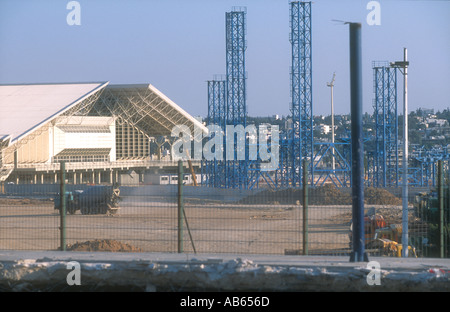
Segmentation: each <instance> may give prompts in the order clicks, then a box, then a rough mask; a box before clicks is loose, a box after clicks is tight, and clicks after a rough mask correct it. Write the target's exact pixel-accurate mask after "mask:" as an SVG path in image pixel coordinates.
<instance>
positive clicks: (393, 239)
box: [349, 214, 417, 258]
mask: <svg viewBox="0 0 450 312" xmlns="http://www.w3.org/2000/svg"><path fill="white" fill-rule="evenodd" d="M349 238H350V247H351V246H352V225H350V233H349ZM364 238H365V248H366V250H367V251H370V252H375V253H377V254H379V255H382V256H391V257H401V255H402V248H403V247H402V244H401V239H402V225H401V224H391V225H387V223H386V221H385V219H384V217H383V216H382V215H380V214H371V215H365V216H364ZM408 251H409V252H408V255H409V256H411V257H416V258H417V254H416V250H415V248H414V247H413V246H408Z"/></svg>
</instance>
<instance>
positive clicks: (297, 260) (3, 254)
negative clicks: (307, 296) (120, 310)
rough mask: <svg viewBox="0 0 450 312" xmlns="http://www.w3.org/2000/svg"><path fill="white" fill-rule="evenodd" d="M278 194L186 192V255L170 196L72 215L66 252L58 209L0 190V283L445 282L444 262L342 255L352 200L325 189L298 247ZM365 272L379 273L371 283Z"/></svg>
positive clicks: (434, 287)
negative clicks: (73, 272) (205, 195)
mask: <svg viewBox="0 0 450 312" xmlns="http://www.w3.org/2000/svg"><path fill="white" fill-rule="evenodd" d="M328 191H330V192H332V193H333V194H334V195H333V196H334V199H332V200H331V201H330V200H329V197H330V196H329V195H328V193H327V192H328ZM283 192H285V191H279V192H277V193H273V192H272V191H267V193H269V195H265V194H263V193H261V194H259V196H246V197H244V198H241V199H240V200H238V201H233V202H227V201H208V200H204V199H203V200H201V201H199V200H197V199H192V198H191V199H187V200H186V202H185V211H186V215H187V220H189V228H190V229H192V233H191V234H192V236H193V239H192V240H190V237H189V235H188V234H189V233H188V231H186V229H185V231H184V250H183V252H182V253H177V231H176V228H177V217H176V212H177V204H176V202H174V201H173V200H171V201H167V200H166V201H164V200H163V199H162V198H158V197H155V196H154V197H152V198H151V200H146V199H145V198H143V197H136V196H134V197H133V196H130V197H128V198H127V197H125V199H124V201H123V202H122V204H121V209H120V212H119V213H118V214H117V215H112V216H110V215H81V214H80V212H77V213H76V214H74V215H68V216H67V219H66V221H67V232H66V235H67V240H66V242H67V251H58V249H59V246H60V245H59V242H60V240H59V238H60V231H59V226H60V217H59V214H58V211H57V210H55V209H54V207H53V203H52V201H51V200H49V199H45V198H44V199H36V198H34V199H33V198H31V199H30V198H15V197H3V198H0V222H2V223H1V224H2V226H1V227H0V238H1V240H0V291H109V290H111V291H115V290H127V291H157V292H184V291H194V292H203V291H257V292H262V291H275V292H297V291H334V292H344V291H345V292H347V291H349V292H353V291H355V292H356V291H358V292H359V291H363V292H365V291H368V292H370V291H420V292H429V291H438V292H448V291H449V290H450V260H449V259H435V258H394V257H377V256H373V255H369V261H376V262H375V264H377V263H378V264H379V269H378V268H377V267H374V266H373V263H371V265H372V266H369V265H368V264H369V263H367V262H356V263H355V262H350V261H349V260H350V259H349V255H348V251H349V237H348V234H349V224H350V221H351V203H349V202H348V200H349V195H348V194H343V195H342V194H339V197H337V196H336V190H333V189H328V190H326V189H325V190H324V189H323V190H321V192H320V193H319V194H318V195H317V196H316V197H312V199H313V200H311V205H310V206H309V212H308V219H309V232H310V233H309V243H310V244H309V246H310V247H309V255H307V256H304V255H301V254H302V249H301V246H302V245H301V243H302V233H301V225H302V206H301V203H299V201H300V200H301V196H300V195H299V194H295V193H294V192H293V191H290V194H288V195H287V194H286V193H283ZM374 194H375V195H373V197H374V199H376V200H377V201H374V199H371V198H370V197H369V196H367V201H366V202H367V205H366V209H367V210H368V211H369V210H372V212H371V213H379V214H382V215H383V216H384V217H385V218H386V220H387V222H388V223H397V222H400V220H401V218H400V216H401V207H399V205H398V200H399V199H398V198H397V197H395V196H392V194H387V193H380V192H378V193H377V192H374ZM333 196H331V197H333ZM339 198H341V199H342V201H341V199H339ZM314 200H315V201H314ZM382 200H384V201H382ZM411 217H412V218H413V216H411ZM414 221H415V220H413V219H412V220H410V222H412V223H411V224H414ZM194 245H195V247H196V252H194V250H193V247H194ZM339 250H340V251H346V252H344V253H340V254H339V253H338V252H336V251H339ZM321 252H324V253H325V254H326V255H325V254H322V255H320V254H321ZM314 254H315V255H314ZM71 261H76V262H78V263H80V265H81V267H80V269H81V285H74V286H69V285H68V284H67V280H66V277H67V275H68V273H69V272H70V269H68V268H67V264H68V263H69V262H71ZM374 274H375V275H374ZM368 276H369V277H370V278H375V277H377V276H378V277H379V281H380V283H379V285H377V284H373V283H372V284H373V285H372V284H371V282H370V280H368Z"/></svg>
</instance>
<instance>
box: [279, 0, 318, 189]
mask: <svg viewBox="0 0 450 312" xmlns="http://www.w3.org/2000/svg"><path fill="white" fill-rule="evenodd" d="M290 27H291V34H290V42H291V53H292V59H291V65H292V68H291V101H292V103H291V114H292V130H291V132H290V133H289V135H290V137H289V141H288V142H289V144H291V147H290V153H291V154H290V155H289V156H288V157H287V159H288V168H286V171H287V176H288V179H289V184H290V186H292V187H298V186H301V185H302V176H303V168H302V162H303V160H304V159H306V160H308V161H309V164H310V166H309V170H308V171H309V176H310V179H311V181H313V180H314V179H313V176H314V166H313V156H314V155H313V153H314V145H313V105H312V49H311V40H312V33H311V2H300V1H293V2H291V3H290ZM283 184H285V183H283Z"/></svg>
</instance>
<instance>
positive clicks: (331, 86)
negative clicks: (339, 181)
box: [327, 73, 336, 174]
mask: <svg viewBox="0 0 450 312" xmlns="http://www.w3.org/2000/svg"><path fill="white" fill-rule="evenodd" d="M335 78H336V73H333V79H331V82H327V86H328V87H330V89H331V148H332V153H333V157H332V158H333V160H332V161H333V174H334V173H335V172H334V171H335V169H336V168H335V167H336V163H335V159H334V103H333V87H334V80H335Z"/></svg>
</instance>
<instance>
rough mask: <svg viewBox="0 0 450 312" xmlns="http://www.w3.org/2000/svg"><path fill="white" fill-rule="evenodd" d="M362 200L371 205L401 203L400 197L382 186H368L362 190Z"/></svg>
mask: <svg viewBox="0 0 450 312" xmlns="http://www.w3.org/2000/svg"><path fill="white" fill-rule="evenodd" d="M364 202H365V203H367V204H371V205H396V206H399V205H401V204H402V200H401V198H398V197H396V196H394V195H393V194H392V193H390V192H389V191H387V190H385V189H382V188H375V187H368V188H366V189H365V190H364Z"/></svg>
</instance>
